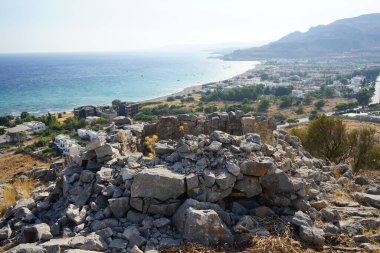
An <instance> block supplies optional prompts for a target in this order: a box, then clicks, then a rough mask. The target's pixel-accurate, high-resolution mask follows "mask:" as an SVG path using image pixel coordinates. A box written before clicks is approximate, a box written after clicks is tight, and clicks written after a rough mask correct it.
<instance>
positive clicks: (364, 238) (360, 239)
mask: <svg viewBox="0 0 380 253" xmlns="http://www.w3.org/2000/svg"><path fill="white" fill-rule="evenodd" d="M352 239H354V241H355V242H356V243H364V242H369V238H368V236H365V235H355V236H354V237H353V238H352Z"/></svg>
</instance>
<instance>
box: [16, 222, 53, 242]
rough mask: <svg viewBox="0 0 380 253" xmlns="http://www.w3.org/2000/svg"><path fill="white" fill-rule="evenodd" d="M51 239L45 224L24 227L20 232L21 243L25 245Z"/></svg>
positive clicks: (51, 236) (47, 226) (48, 228)
mask: <svg viewBox="0 0 380 253" xmlns="http://www.w3.org/2000/svg"><path fill="white" fill-rule="evenodd" d="M51 238H53V235H52V234H51V233H50V227H49V225H48V224H46V223H41V224H35V225H30V226H25V227H24V228H23V229H22V232H21V241H22V242H25V243H31V242H37V241H47V240H50V239H51Z"/></svg>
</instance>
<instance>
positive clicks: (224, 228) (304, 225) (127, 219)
mask: <svg viewBox="0 0 380 253" xmlns="http://www.w3.org/2000/svg"><path fill="white" fill-rule="evenodd" d="M224 115H225V114H224ZM181 117H182V118H186V119H192V120H191V121H189V122H193V123H194V125H195V126H199V119H197V118H195V119H194V118H193V117H192V116H189V115H188V116H181ZM215 117H219V120H218V122H219V123H220V122H222V121H221V120H220V119H221V116H220V115H219V116H215V115H214V116H212V118H214V121H216V119H215ZM226 117H227V119H226V120H227V122H228V120H229V117H234V120H236V121H237V122H242V123H240V125H239V126H240V127H241V126H243V127H244V128H243V129H240V130H239V129H238V128H234V131H235V132H239V131H241V135H231V134H228V133H226V132H230V131H229V129H228V127H227V128H226V126H228V125H224V128H225V129H222V130H224V131H225V132H223V131H219V130H218V129H220V127H218V125H215V127H214V128H210V126H211V124H209V123H207V122H211V121H212V120H210V121H207V120H206V121H203V122H206V123H205V125H207V131H205V130H204V129H206V128H203V130H202V131H200V130H199V127H198V130H197V131H198V132H197V134H194V133H193V132H192V131H191V130H190V129H191V128H190V129H189V132H190V133H191V134H185V133H182V136H181V133H177V132H176V133H175V134H173V133H169V132H167V133H166V136H171V135H175V136H177V135H179V136H178V137H179V138H173V139H168V138H165V139H162V140H160V141H159V142H157V143H155V144H154V146H153V147H154V150H155V155H156V156H155V157H154V158H152V159H149V158H147V157H146V156H144V154H143V152H144V149H143V146H144V145H143V140H144V137H145V135H146V132H145V131H144V130H143V129H144V127H142V126H141V125H120V126H117V127H116V126H115V129H114V131H113V132H112V133H110V134H109V136H107V137H99V138H98V139H95V140H93V141H92V142H91V143H89V144H88V145H87V146H86V150H85V152H83V154H81V155H80V156H78V157H73V158H71V163H70V164H69V165H67V166H66V167H65V168H64V169H62V170H57V166H55V167H54V166H53V167H54V171H58V172H57V175H56V178H54V177H52V176H51V171H46V175H41V173H40V174H39V175H38V177H39V178H40V179H41V180H42V181H45V184H44V186H41V187H39V188H37V189H36V190H35V191H34V193H33V197H32V198H30V199H24V200H20V201H18V202H16V203H15V205H14V206H12V207H11V208H9V209H8V210H6V212H5V214H4V216H3V217H2V218H1V221H0V222H1V223H0V240H1V243H2V244H3V245H11V247H10V249H9V250H8V251H7V252H49V253H53V252H69V253H70V252H99V251H100V252H134V253H137V252H150V253H153V252H158V251H159V250H162V249H164V248H167V247H180V246H181V245H185V244H189V243H198V244H202V245H205V246H208V247H222V248H224V249H227V251H237V249H241V250H244V246H245V245H252V241H255V240H256V241H257V240H259V239H260V238H270V237H271V236H273V235H281V234H282V233H283V232H284V231H288V232H289V231H290V233H291V236H292V238H294V239H295V240H298V241H299V242H300V245H301V247H303V248H305V249H307V248H309V249H311V250H325V251H341V252H344V251H349V252H362V251H364V250H368V251H378V250H380V247H379V245H380V244H379V242H380V233H379V232H380V231H379V227H380V218H379V213H380V212H379V209H380V185H379V183H378V182H376V181H374V179H372V178H364V177H360V176H359V177H355V176H354V175H353V173H352V171H351V169H350V167H349V166H347V165H345V164H339V165H331V164H328V163H327V162H326V161H323V160H320V159H317V158H314V157H312V156H311V155H310V154H309V153H308V152H307V151H305V150H304V149H303V147H302V145H301V143H300V141H299V139H298V138H297V137H294V136H291V135H289V134H288V133H287V132H285V131H282V130H279V131H277V130H275V131H273V132H272V129H270V128H268V129H267V131H268V132H270V136H272V137H273V139H272V140H271V141H270V143H264V142H263V141H262V138H261V135H259V134H257V132H258V131H254V130H255V129H254V126H257V124H254V123H255V122H260V123H263V122H265V120H264V119H255V118H252V117H250V116H249V117H245V116H244V115H241V117H239V118H237V119H236V115H232V116H231V115H228V114H227V116H226ZM247 118H249V119H247ZM168 121H169V122H172V123H173V122H174V123H173V124H171V126H173V125H174V127H172V128H170V127H169V128H168V127H167V126H168V124H163V123H162V122H161V123H158V126H159V128H160V129H161V130H160V131H161V132H162V131H165V129H166V131H176V129H175V128H176V127H177V126H178V125H181V124H182V123H181V122H180V121H178V119H176V118H173V117H169V119H168V118H165V119H163V122H168ZM244 122H249V124H250V125H249V126H252V127H249V126H247V124H246V123H244ZM219 123H217V124H219ZM160 124H161V125H160ZM223 124H224V123H223ZM261 125H262V124H261ZM269 125H270V124H268V126H269ZM165 126H166V127H165ZM155 127H156V130H157V125H156V126H155ZM153 128H154V127H152V126H149V129H150V130H151V131H152V129H153ZM160 131H159V132H160ZM159 136H160V135H159ZM47 175H49V176H48V177H47ZM28 176H31V177H33V173H29V174H28ZM242 247H243V249H242ZM252 247H255V246H254V244H253V246H252ZM253 249H254V248H253Z"/></svg>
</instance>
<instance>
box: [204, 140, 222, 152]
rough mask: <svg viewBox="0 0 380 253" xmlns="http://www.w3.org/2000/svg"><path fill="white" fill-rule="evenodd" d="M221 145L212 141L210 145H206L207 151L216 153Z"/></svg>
mask: <svg viewBox="0 0 380 253" xmlns="http://www.w3.org/2000/svg"><path fill="white" fill-rule="evenodd" d="M222 145H223V144H222V143H220V142H219V141H213V142H211V144H210V145H208V147H207V149H208V150H210V151H212V152H218V151H219V150H220V149H221V148H222Z"/></svg>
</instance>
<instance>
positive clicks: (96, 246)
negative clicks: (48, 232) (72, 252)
mask: <svg viewBox="0 0 380 253" xmlns="http://www.w3.org/2000/svg"><path fill="white" fill-rule="evenodd" d="M69 247H70V248H74V249H81V250H93V251H103V252H104V251H106V250H107V249H108V245H107V243H106V242H105V241H104V240H103V239H102V238H101V237H100V236H99V235H97V234H94V233H91V234H89V235H87V236H81V235H80V236H75V237H73V238H72V239H71V240H70V242H69Z"/></svg>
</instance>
